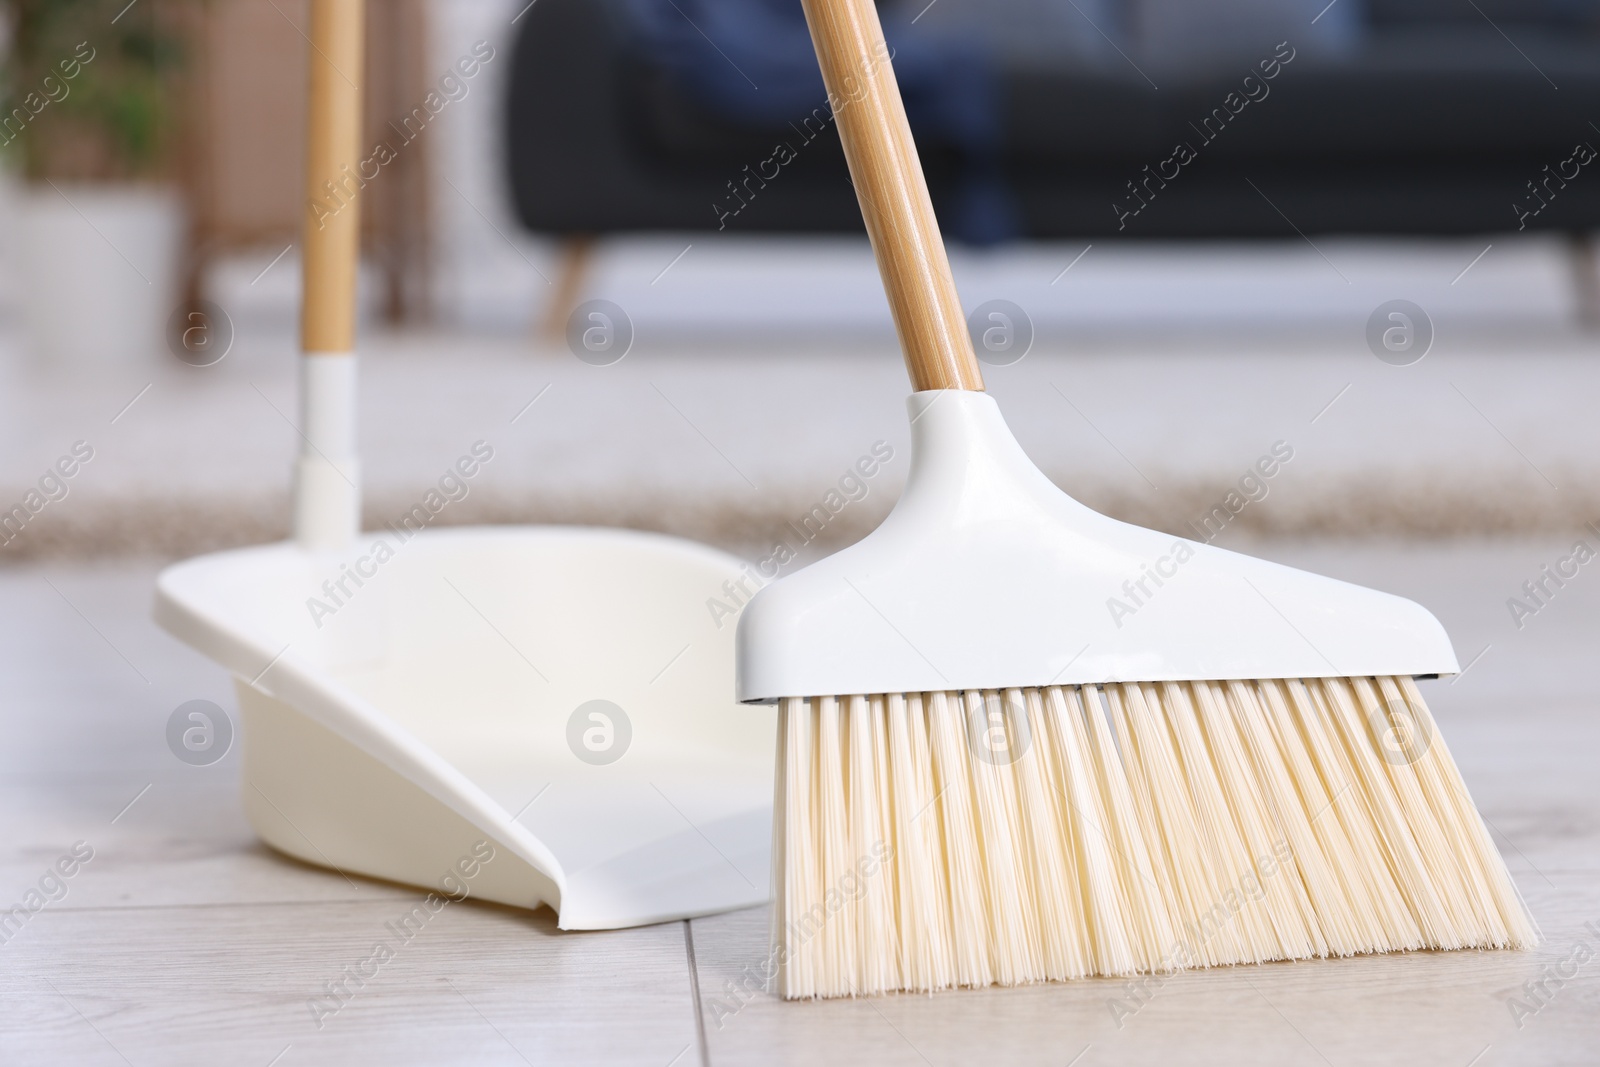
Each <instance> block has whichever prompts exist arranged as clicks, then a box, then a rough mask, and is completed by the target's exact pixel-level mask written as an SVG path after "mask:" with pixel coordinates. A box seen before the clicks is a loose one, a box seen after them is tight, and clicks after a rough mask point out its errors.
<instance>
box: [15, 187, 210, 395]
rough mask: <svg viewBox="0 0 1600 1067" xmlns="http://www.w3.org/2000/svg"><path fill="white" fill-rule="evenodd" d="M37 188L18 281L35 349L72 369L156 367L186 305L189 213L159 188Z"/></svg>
mask: <svg viewBox="0 0 1600 1067" xmlns="http://www.w3.org/2000/svg"><path fill="white" fill-rule="evenodd" d="M55 185H56V188H52V187H51V186H50V185H48V184H37V185H27V186H23V187H22V188H20V189H18V190H17V194H18V195H17V198H16V200H15V202H14V203H13V205H12V207H13V211H14V212H15V221H16V226H15V230H14V232H15V234H16V240H15V241H13V242H10V244H11V248H12V252H13V256H14V257H15V258H14V260H13V262H12V263H11V274H12V277H13V279H15V282H16V286H17V294H18V296H19V297H20V298H21V308H20V310H21V312H22V319H23V322H24V323H25V325H26V329H27V340H28V344H29V348H30V350H31V352H32V353H33V354H34V355H35V356H36V357H37V358H39V359H40V360H42V361H44V362H46V363H48V364H50V365H53V366H59V367H62V368H91V369H99V368H110V367H115V366H125V365H128V364H137V363H145V364H148V363H151V362H153V361H154V360H156V359H158V358H160V356H161V354H162V353H163V352H164V351H165V349H166V342H165V339H164V338H165V331H166V323H167V318H168V317H169V316H170V315H171V314H172V311H173V309H174V307H176V305H177V300H178V292H177V288H178V287H177V272H178V257H179V243H180V240H181V238H182V233H183V207H182V203H181V201H180V199H179V197H178V195H177V193H176V191H174V190H171V189H165V188H161V187H159V186H145V185H119V184H109V183H107V184H88V183H85V184H79V183H73V182H60V181H58V182H56V183H55Z"/></svg>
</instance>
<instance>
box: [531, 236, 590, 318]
mask: <svg viewBox="0 0 1600 1067" xmlns="http://www.w3.org/2000/svg"><path fill="white" fill-rule="evenodd" d="M594 246H595V238H594V235H593V234H587V233H580V234H573V235H572V236H570V237H568V238H567V239H566V240H565V241H563V242H562V246H561V269H560V273H559V274H558V275H557V277H556V287H555V292H554V293H552V294H551V296H550V304H549V307H548V308H547V309H546V310H545V315H544V327H543V331H542V332H543V334H544V338H545V340H546V341H548V342H549V343H550V344H553V345H559V344H561V342H562V339H563V338H565V337H566V335H567V318H568V316H570V315H571V314H572V310H573V308H575V307H577V306H578V298H579V297H581V296H582V295H583V285H584V282H586V281H587V280H588V275H589V262H590V260H591V259H592V258H593V254H594Z"/></svg>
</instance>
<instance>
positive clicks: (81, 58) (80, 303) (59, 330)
mask: <svg viewBox="0 0 1600 1067" xmlns="http://www.w3.org/2000/svg"><path fill="white" fill-rule="evenodd" d="M0 12H3V16H4V39H5V45H4V58H3V61H0V160H3V161H4V163H5V164H6V165H7V169H8V170H9V171H10V172H11V174H12V176H13V181H12V183H11V184H12V189H13V195H12V196H11V197H10V198H9V199H10V200H11V201H12V203H11V207H12V211H13V212H14V218H13V220H12V225H11V226H10V227H9V229H10V230H11V231H12V233H13V235H14V240H11V241H8V242H7V244H8V245H9V246H10V248H11V251H12V255H13V261H12V263H11V273H12V276H13V278H14V280H15V282H16V288H17V295H18V297H19V298H20V304H21V310H22V312H23V320H24V322H25V323H26V325H27V327H28V334H29V340H30V342H31V347H32V349H33V350H34V352H35V353H37V354H39V355H40V356H43V357H45V358H46V359H48V360H49V361H51V362H52V363H56V364H60V365H67V366H85V365H100V366H104V365H107V364H114V363H118V362H127V361H128V360H129V358H130V357H133V358H148V357H149V356H150V355H151V354H153V353H155V352H157V351H159V349H160V347H161V345H162V336H163V333H164V328H165V324H166V320H167V317H168V315H169V314H170V313H171V312H172V310H173V305H174V302H175V300H176V296H175V293H176V284H175V279H176V273H177V272H176V267H177V263H178V256H179V245H180V240H181V237H182V226H183V215H182V206H181V201H180V198H179V196H178V194H177V192H176V190H175V188H174V187H173V186H172V184H171V182H170V179H171V177H172V172H173V170H174V167H173V154H174V153H173V149H174V145H175V143H176V140H177V138H176V134H175V130H174V126H175V122H174V115H175V113H176V107H177V102H178V100H177V94H178V86H177V74H178V72H179V69H180V67H181V45H180V40H179V37H178V36H177V34H176V33H174V32H171V31H170V30H169V29H167V28H166V27H167V25H170V23H169V22H168V21H167V20H166V19H165V18H164V15H165V14H166V12H164V11H163V10H162V9H161V8H160V7H159V6H158V0H142V2H140V0H135V3H129V2H128V0H0ZM17 179H20V180H17Z"/></svg>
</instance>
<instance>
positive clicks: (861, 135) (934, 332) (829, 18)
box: [802, 0, 983, 391]
mask: <svg viewBox="0 0 1600 1067" xmlns="http://www.w3.org/2000/svg"><path fill="white" fill-rule="evenodd" d="M802 6H803V7H804V8H805V13H806V22H807V23H808V24H809V25H810V27H811V41H812V43H813V44H814V45H815V46H816V49H817V61H818V62H819V63H820V64H821V66H822V80H823V83H824V84H825V85H826V86H827V88H828V103H829V105H830V106H831V107H832V109H833V114H834V118H835V119H836V121H837V123H838V126H839V139H840V140H841V141H843V142H844V154H845V159H847V160H848V161H849V163H850V177H851V178H852V179H853V180H854V182H855V187H856V199H857V200H858V201H859V202H860V204H861V215H862V218H863V219H865V220H866V224H867V234H868V236H869V237H871V239H872V250H873V252H874V253H875V254H876V256H877V259H878V273H879V274H880V275H882V277H883V288H884V292H885V293H886V294H887V295H888V297H889V310H890V311H891V312H892V313H893V315H894V324H895V329H896V330H897V331H898V332H899V334H900V347H901V349H902V351H903V352H904V353H905V359H906V369H907V370H908V371H909V372H910V374H911V382H912V385H913V386H914V387H915V388H916V389H918V390H923V389H970V390H979V391H981V390H982V389H983V374H982V373H981V372H980V371H979V369H978V361H977V359H976V357H974V355H973V353H972V342H971V340H970V339H969V337H968V335H967V324H966V318H965V316H963V315H962V313H961V299H960V297H958V296H957V295H956V285H955V280H954V279H953V278H952V277H951V275H950V261H949V259H948V258H947V257H946V256H945V250H944V241H943V240H942V239H941V238H940V236H939V223H938V220H937V219H936V218H935V217H934V214H933V202H932V201H931V200H929V198H928V185H927V182H926V181H925V180H924V178H923V175H922V164H921V162H920V161H919V160H918V159H917V148H916V145H915V144H914V143H913V142H912V140H911V127H910V124H909V123H907V122H906V110H905V105H904V104H903V103H902V102H901V100H900V87H899V85H898V83H896V81H895V77H894V70H893V68H892V67H891V66H890V65H889V50H888V47H887V46H886V45H885V44H884V40H883V27H882V26H881V25H880V24H879V22H878V10H877V8H876V7H875V6H874V4H873V0H802Z"/></svg>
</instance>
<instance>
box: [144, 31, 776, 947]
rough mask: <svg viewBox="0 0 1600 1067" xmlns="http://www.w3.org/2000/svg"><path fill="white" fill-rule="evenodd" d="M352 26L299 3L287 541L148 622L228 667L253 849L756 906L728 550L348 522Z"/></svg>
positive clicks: (562, 898) (217, 564)
mask: <svg viewBox="0 0 1600 1067" xmlns="http://www.w3.org/2000/svg"><path fill="white" fill-rule="evenodd" d="M362 35H363V27H362V0H313V2H312V5H311V34H310V45H311V48H310V51H311V56H310V67H311V92H310V98H311V106H310V114H309V122H308V138H307V146H306V147H307V150H306V158H307V186H306V189H307V197H306V199H307V204H308V207H307V215H306V220H305V236H304V239H303V241H302V254H303V257H304V277H303V286H304V290H303V299H302V309H301V315H302V322H301V345H302V349H303V353H304V354H303V356H302V358H301V360H300V373H301V383H300V405H301V406H300V426H299V432H300V438H301V442H302V445H301V451H300V457H299V461H298V463H297V465H296V468H295V490H294V491H295V500H294V523H295V537H294V540H293V541H291V542H287V543H284V544H277V545H267V546H264V547H261V548H252V549H244V550H241V551H236V552H222V553H218V554H216V555H212V556H206V557H203V558H200V559H195V560H190V561H188V562H186V563H180V564H177V565H176V566H173V567H170V568H168V569H167V570H166V571H165V572H163V573H162V575H161V577H160V579H159V582H158V587H157V592H156V606H155V615H156V619H157V621H158V622H160V623H161V624H162V625H163V626H165V627H166V628H167V629H168V630H170V631H171V632H172V633H173V634H174V635H176V636H177V637H179V638H181V639H182V640H184V641H186V642H188V643H189V644H190V645H192V646H194V647H195V648H196V649H198V650H200V651H201V652H204V653H205V654H207V655H208V656H210V657H212V658H213V659H215V660H216V661H217V662H218V663H220V664H222V666H224V667H226V668H227V669H228V670H229V671H231V672H233V674H234V675H235V676H236V678H237V680H238V692H239V705H240V710H241V713H242V719H243V721H242V727H241V730H240V736H241V745H242V750H243V777H244V783H243V793H244V806H245V811H246V813H247V814H248V816H249V818H250V821H251V823H252V824H253V825H254V826H255V828H256V830H257V832H258V833H260V835H261V837H262V838H263V839H264V840H265V841H266V842H267V843H268V844H270V845H272V846H273V847H275V848H278V849H280V850H282V851H284V852H287V853H289V854H291V855H294V856H297V857H299V858H300V859H303V860H306V861H307V862H309V863H315V864H321V865H324V866H328V867H333V868H336V869H338V870H340V871H344V872H357V873H361V874H366V875H372V876H375V877H379V878H387V879H391V880H394V881H399V882H405V883H410V884H414V885H418V886H425V887H427V888H429V889H434V890H440V891H443V892H445V893H448V894H450V895H452V896H459V895H461V894H462V893H466V894H468V895H471V896H476V897H480V898H482V899H486V900H493V901H498V902H501V903H504V904H512V905H517V906H521V907H528V908H533V907H538V906H539V905H542V904H547V905H549V906H550V907H552V908H554V909H556V911H557V913H558V917H559V924H560V925H561V926H562V927H563V928H566V929H597V928H610V927H619V926H632V925H637V924H641V923H649V922H657V921H662V920H668V919H678V918H687V917H690V916H695V915H705V914H709V913H711V912H716V911H722V910H726V909H730V908H738V907H744V906H748V905H752V904H758V903H761V902H763V901H765V900H766V899H767V884H768V881H769V872H768V856H769V854H770V835H771V825H772V816H771V810H772V806H771V796H772V767H773V750H774V725H775V724H774V721H773V719H772V718H771V717H768V716H758V715H753V714H752V713H751V711H750V710H749V709H747V708H743V707H741V706H739V705H738V704H737V703H735V701H734V694H733V635H734V627H733V626H732V625H731V624H729V623H727V622H726V621H725V620H724V621H723V624H722V625H721V626H720V627H719V626H718V624H717V620H715V619H713V617H712V615H711V614H710V613H709V612H708V611H707V609H706V603H707V601H708V600H709V599H710V598H712V597H722V596H725V595H726V588H725V586H726V585H727V583H729V582H733V583H736V584H737V583H740V581H741V579H745V574H746V566H745V565H744V564H743V563H741V561H739V560H737V559H735V558H734V557H732V556H729V555H727V554H725V553H721V552H716V551H713V550H711V549H708V548H704V547H702V546H699V545H695V544H691V543H689V542H686V541H682V540H678V539H676V538H670V537H663V536H659V535H655V534H646V533H635V532H627V531H620V530H594V529H576V528H571V529H563V528H538V527H496V528H486V529H456V530H442V529H427V528H422V529H417V528H415V527H416V526H417V525H419V524H420V525H421V526H423V527H425V526H426V524H427V523H428V522H430V521H431V509H423V512H422V514H423V515H425V516H427V517H426V518H422V517H416V514H417V513H414V517H415V523H407V522H406V521H405V520H402V523H401V525H400V526H398V527H397V526H395V525H391V527H390V528H389V529H388V530H387V531H386V532H381V533H367V534H358V532H357V531H358V530H359V526H360V523H359V516H360V493H359V490H358V484H359V481H360V463H359V461H358V460H357V458H356V423H355V386H356V357H355V354H354V352H353V351H352V348H353V344H354V334H355V283H356V264H357V259H358V244H359V226H358V217H359V207H360V198H359V197H358V196H355V195H354V193H355V191H356V190H353V189H352V188H351V187H350V185H349V184H348V183H347V181H346V179H347V178H348V177H349V170H350V166H349V165H350V163H351V162H352V161H354V160H356V159H358V158H359V149H360V142H359V130H360V117H361V108H360V94H359V90H358V88H357V86H359V84H360V82H361V67H362V64H361V58H362V56H361V41H362ZM339 188H343V189H344V190H345V194H346V195H345V196H344V197H342V198H339V209H338V210H337V211H333V210H331V209H328V208H327V206H326V198H327V197H328V196H330V195H331V194H330V193H329V192H328V190H330V189H339ZM319 205H321V210H318V206H319ZM480 444H483V443H482V442H480ZM489 447H490V448H491V449H492V446H489ZM473 451H474V454H475V455H477V456H478V457H479V458H482V456H483V455H484V453H483V452H482V451H480V450H479V448H478V447H477V446H474V450H473ZM490 454H492V452H491V453H490ZM468 462H469V461H468V459H467V457H463V459H462V460H461V463H468ZM469 471H470V466H469V467H464V468H462V474H463V476H470V474H469ZM745 580H746V581H748V579H745ZM727 588H731V586H727ZM746 588H748V586H746Z"/></svg>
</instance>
